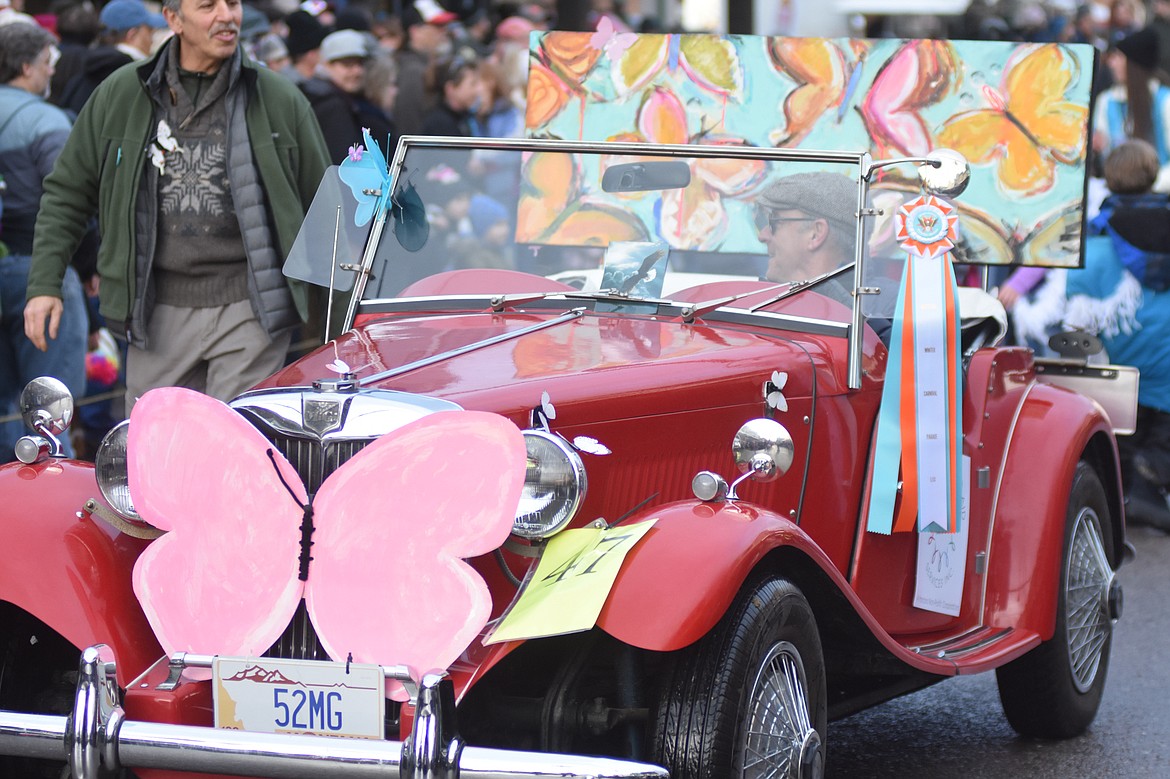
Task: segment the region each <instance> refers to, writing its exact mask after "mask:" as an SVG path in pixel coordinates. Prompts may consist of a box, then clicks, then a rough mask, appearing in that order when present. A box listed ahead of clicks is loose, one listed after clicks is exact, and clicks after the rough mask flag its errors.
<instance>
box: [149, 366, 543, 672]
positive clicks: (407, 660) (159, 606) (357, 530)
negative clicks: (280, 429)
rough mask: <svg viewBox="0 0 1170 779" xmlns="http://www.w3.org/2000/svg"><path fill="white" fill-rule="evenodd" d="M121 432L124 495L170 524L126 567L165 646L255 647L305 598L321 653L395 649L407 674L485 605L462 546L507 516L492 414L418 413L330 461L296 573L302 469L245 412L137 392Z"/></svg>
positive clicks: (430, 661) (380, 658) (508, 520)
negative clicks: (125, 451) (303, 570)
mask: <svg viewBox="0 0 1170 779" xmlns="http://www.w3.org/2000/svg"><path fill="white" fill-rule="evenodd" d="M128 447H129V480H130V482H129V483H130V491H131V495H132V496H133V500H134V505H135V507H136V508H137V509H138V510H139V512H140V513H141V515H142V517H143V518H144V519H146V520H147V521H148V522H150V523H151V524H153V525H155V526H156V527H159V528H160V529H162V530H166V531H168V532H167V534H166V535H164V536H162V537H161V538H159V539H157V540H156V541H154V542H153V543H152V544H151V545H150V546H149V547H148V548H147V549H146V550H145V551H144V552H143V553H142V555H141V556H140V557H139V559H138V561H137V563H136V564H135V566H134V577H133V581H134V591H135V593H136V594H137V596H138V599H139V601H140V602H141V604H142V607H143V610H144V611H145V613H146V617H147V619H148V620H149V622H150V624H151V626H152V627H153V628H154V631H155V634H156V635H157V636H158V639H159V641H160V642H161V643H162V645H163V647H164V648H165V649H166V650H167V652H176V651H189V652H195V653H200V654H222V655H239V656H257V655H259V654H261V653H263V652H264V651H265V650H267V649H268V648H269V647H270V646H271V645H272V644H273V643H274V642H275V641H276V639H277V638H278V637H279V636H280V634H281V633H282V632H283V631H284V629H285V627H286V626H287V625H288V623H289V620H290V619H291V618H292V616H293V613H294V612H295V610H296V608H297V606H298V604H299V603H300V601H301V598H302V597H303V598H304V599H305V603H306V606H307V609H308V613H309V617H310V619H311V620H312V622H313V624H314V626H315V627H316V629H317V633H318V635H319V637H320V638H321V642H322V646H323V647H324V648H325V649H326V651H327V652H328V653H329V656H330V657H332V658H333V659H334V660H339V661H344V660H346V659H347V658H348V656H349V655H350V654H352V656H353V660H354V662H361V663H378V664H382V665H394V664H404V665H407V666H409V667H410V668H411V669H412V671H413V672H415V673H416V674H418V676H416V678H421V674H422V673H427V672H430V671H432V670H438V669H445V668H447V667H448V666H449V665H450V664H451V663H452V662H453V661H454V660H455V659H457V658H458V656H459V655H460V653H461V652H463V650H464V649H466V647H467V645H468V644H469V643H470V642H471V641H472V640H473V639H474V638H475V636H476V635H478V634H479V632H480V631H481V630H482V628H483V626H484V625H485V624H486V622H487V620H488V617H489V616H490V610H491V598H490V595H489V593H488V590H487V586H486V585H485V583H484V581H483V579H482V578H480V576H479V575H478V574H477V573H476V572H475V571H474V570H473V569H472V568H471V567H470V566H469V565H468V564H467V563H466V562H464V561H463V559H461V558H469V557H473V556H476V555H480V554H485V553H487V552H489V551H491V550H492V549H495V548H496V547H498V546H499V545H500V544H502V543H503V542H504V540H505V539H506V538H507V537H508V534H509V533H510V532H511V527H512V521H513V516H514V512H515V507H516V505H517V503H518V502H519V496H520V488H521V485H522V483H523V478H524V468H525V448H524V442H523V437H522V436H521V434H520V431H519V430H518V429H517V428H516V427H515V426H514V425H513V424H512V423H511V422H508V421H507V420H506V419H504V418H503V417H500V416H497V415H495V414H489V413H485V412H478V411H444V412H438V413H434V414H430V415H428V416H425V417H423V418H421V419H417V420H414V421H412V422H409V423H407V424H406V425H404V426H403V427H401V428H399V429H397V430H394V431H392V432H390V433H388V434H386V435H384V436H382V437H381V438H379V439H377V440H376V441H374V442H373V443H371V444H370V445H369V446H367V447H366V448H365V449H363V450H362V451H361V452H359V453H358V454H357V455H355V456H354V457H353V458H352V459H350V460H349V462H347V463H346V464H345V465H343V466H342V467H341V468H339V469H338V470H337V471H335V472H334V473H333V474H331V475H330V476H329V478H327V479H326V480H325V482H324V484H322V485H321V488H320V489H319V490H318V491H317V493H316V495H315V496H314V499H313V502H312V523H313V526H314V531H313V535H312V546H311V547H310V555H311V561H310V562H309V563H308V570H307V577H306V580H305V581H302V580H301V579H300V578H299V576H298V574H299V573H300V558H301V550H302V545H301V526H302V519H303V517H304V514H305V512H304V510H303V504H304V503H305V500H306V498H305V489H304V485H303V484H302V483H301V480H300V477H299V476H298V475H297V473H296V471H295V470H294V469H293V467H292V465H290V464H289V462H288V461H287V460H286V459H285V458H284V457H283V456H282V455H281V454H280V453H279V452H278V451H276V450H275V449H274V447H273V446H272V444H271V443H269V442H268V441H267V440H266V439H265V438H264V437H263V436H262V435H261V434H260V432H259V431H258V430H256V428H254V427H253V426H252V425H250V424H249V423H248V422H247V421H245V420H244V418H243V417H241V416H240V415H239V414H237V413H236V412H234V411H232V410H231V409H230V408H229V407H228V406H227V405H225V404H224V403H222V402H220V401H218V400H215V399H213V398H210V397H207V396H205V395H201V394H199V393H197V392H193V391H191V390H186V389H181V388H164V389H156V390H152V391H150V392H148V393H146V394H145V395H143V396H142V398H141V400H139V401H138V403H137V404H136V405H135V407H134V411H133V413H132V414H131V425H130V434H129V443H128ZM270 451H271V453H272V454H271V458H270V456H269V454H268V452H270ZM277 469H279V471H280V475H282V476H283V478H284V481H285V482H286V483H287V484H288V485H289V486H288V487H286V486H285V485H284V484H282V483H281V479H280V477H279V476H278V474H277ZM289 488H291V489H292V490H293V491H294V492H295V494H296V498H295V500H294V498H293V495H292V494H290V492H289Z"/></svg>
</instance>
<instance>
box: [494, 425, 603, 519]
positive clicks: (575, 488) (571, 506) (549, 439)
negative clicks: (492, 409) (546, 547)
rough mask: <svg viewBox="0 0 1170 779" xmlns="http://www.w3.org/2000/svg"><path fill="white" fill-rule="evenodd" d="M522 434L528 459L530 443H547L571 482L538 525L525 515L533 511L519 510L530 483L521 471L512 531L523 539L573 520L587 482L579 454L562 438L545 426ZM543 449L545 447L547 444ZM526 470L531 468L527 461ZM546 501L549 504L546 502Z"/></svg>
mask: <svg viewBox="0 0 1170 779" xmlns="http://www.w3.org/2000/svg"><path fill="white" fill-rule="evenodd" d="M523 434H524V444H525V449H527V450H528V459H529V461H530V463H531V460H533V459H534V455H533V445H537V446H546V445H548V446H551V453H552V454H553V455H554V456H556V457H559V458H560V460H561V465H562V466H563V467H564V468H565V471H566V473H568V474H569V478H570V482H571V485H570V486H571V489H570V490H569V494H568V495H567V496H566V497H565V498H564V499H561V500H559V501H557V503H558V504H559V505H558V509H557V510H556V511H555V512H553V519H552V520H551V521H546V522H544V523H543V524H540V525H539V526H538V527H532V526H533V525H536V524H537V523H536V522H534V521H533V520H532V519H526V518H530V517H533V516H534V514H535V513H537V512H528V513H526V514H521V509H522V508H523V506H524V495H527V494H528V490H529V488H530V485H531V484H532V482H531V480H530V478H529V475H528V474H526V475H525V479H524V495H522V497H521V503H520V506H518V507H517V511H516V517H515V519H514V520H513V524H512V534H513V535H515V536H517V537H519V538H523V539H525V540H527V541H542V540H544V539H547V538H551V537H552V536H554V535H556V534H557V533H559V532H561V531H562V530H564V529H565V528H566V527H567V526H568V525H569V523H570V522H572V521H573V518H574V517H576V516H577V511H578V509H580V507H581V503H582V502H583V501H584V499H585V493H586V491H587V489H588V486H589V483H588V478H587V477H586V475H585V463H584V462H583V461H582V460H581V455H580V454H578V452H577V450H576V449H574V448H573V445H572V444H570V443H569V442H568V441H566V440H565V439H564V438H562V437H561V436H559V435H556V434H555V433H550V432H548V431H545V430H525V431H523ZM546 451H549V450H548V448H547V447H546ZM528 470H529V472H531V470H532V466H531V464H530V465H529V468H528ZM549 505H553V504H551V503H550V504H549ZM546 508H547V506H546V507H543V508H542V509H541V510H540V511H543V510H544V509H546Z"/></svg>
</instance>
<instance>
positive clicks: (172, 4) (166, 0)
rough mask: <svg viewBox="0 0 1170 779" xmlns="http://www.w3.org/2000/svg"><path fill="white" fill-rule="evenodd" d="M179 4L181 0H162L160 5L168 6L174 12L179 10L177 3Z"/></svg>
mask: <svg viewBox="0 0 1170 779" xmlns="http://www.w3.org/2000/svg"><path fill="white" fill-rule="evenodd" d="M180 4H181V0H162V7H163V8H169V9H171V10H172V11H174V12H175V13H178V12H179V5H180Z"/></svg>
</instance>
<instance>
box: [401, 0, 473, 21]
mask: <svg viewBox="0 0 1170 779" xmlns="http://www.w3.org/2000/svg"><path fill="white" fill-rule="evenodd" d="M458 18H459V16H458V14H453V13H451V12H450V11H448V10H447V9H446V8H444V7H443V6H441V5H439V4H438V3H437V2H436V1H435V0H414V2H412V3H407V4H406V5H405V6H403V8H402V26H403V27H413V26H414V25H416V24H435V25H439V26H440V27H441V26H443V25H445V24H450V23H451V22H453V21H455V20H456V19H458Z"/></svg>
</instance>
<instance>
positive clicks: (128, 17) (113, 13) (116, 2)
mask: <svg viewBox="0 0 1170 779" xmlns="http://www.w3.org/2000/svg"><path fill="white" fill-rule="evenodd" d="M98 20H99V21H100V22H101V24H102V27H105V28H106V29H107V30H133V29H134V28H135V27H141V26H142V25H144V24H145V25H149V26H150V27H153V28H154V29H156V30H161V29H162V28H163V27H166V26H167V21H166V19H164V18H163V16H162V14H155V13H151V12H150V11H148V10H147V8H146V5H145V4H144V3H143V2H142V0H110V2H109V3H107V4H106V7H105V8H103V9H102V12H101V14H99V15H98Z"/></svg>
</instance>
